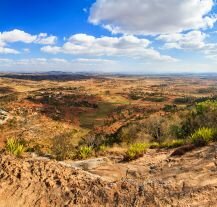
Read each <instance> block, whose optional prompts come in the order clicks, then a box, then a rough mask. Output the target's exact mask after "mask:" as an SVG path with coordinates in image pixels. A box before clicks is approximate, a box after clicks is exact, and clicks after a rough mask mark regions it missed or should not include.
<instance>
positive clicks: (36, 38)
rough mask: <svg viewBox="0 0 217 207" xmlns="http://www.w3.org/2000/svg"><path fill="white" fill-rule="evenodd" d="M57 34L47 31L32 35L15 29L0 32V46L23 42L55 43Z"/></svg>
mask: <svg viewBox="0 0 217 207" xmlns="http://www.w3.org/2000/svg"><path fill="white" fill-rule="evenodd" d="M56 40H57V37H56V36H52V35H51V36H48V34H47V33H40V34H38V35H31V34H29V33H26V32H24V31H22V30H18V29H14V30H12V31H7V32H0V46H2V45H3V46H4V45H6V44H7V43H13V42H23V43H38V44H45V45H49V44H55V43H56Z"/></svg>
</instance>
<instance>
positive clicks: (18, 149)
mask: <svg viewBox="0 0 217 207" xmlns="http://www.w3.org/2000/svg"><path fill="white" fill-rule="evenodd" d="M5 148H6V150H7V151H8V152H9V153H10V154H13V155H15V156H17V157H19V156H21V155H22V153H23V152H25V146H24V145H23V144H22V143H20V142H19V141H18V140H16V139H13V138H10V139H7V141H6V146H5Z"/></svg>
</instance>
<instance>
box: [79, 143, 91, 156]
mask: <svg viewBox="0 0 217 207" xmlns="http://www.w3.org/2000/svg"><path fill="white" fill-rule="evenodd" d="M92 154H93V148H92V147H91V146H81V147H80V148H79V150H78V157H79V158H81V159H86V158H88V157H90V156H91V155H92Z"/></svg>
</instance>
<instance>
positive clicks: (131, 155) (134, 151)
mask: <svg viewBox="0 0 217 207" xmlns="http://www.w3.org/2000/svg"><path fill="white" fill-rule="evenodd" d="M148 147H149V145H148V144H146V143H136V144H132V145H130V146H129V148H128V150H127V152H126V155H125V159H126V160H134V159H137V158H139V157H141V156H143V154H144V153H145V151H146V149H147V148H148Z"/></svg>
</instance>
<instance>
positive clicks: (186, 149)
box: [170, 144, 195, 157]
mask: <svg viewBox="0 0 217 207" xmlns="http://www.w3.org/2000/svg"><path fill="white" fill-rule="evenodd" d="M194 148H195V146H194V145H192V144H189V145H185V146H181V147H179V148H177V149H176V150H175V151H173V152H172V154H171V155H170V156H172V157H173V156H182V155H184V154H185V153H187V152H189V151H192V150H193V149H194Z"/></svg>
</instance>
